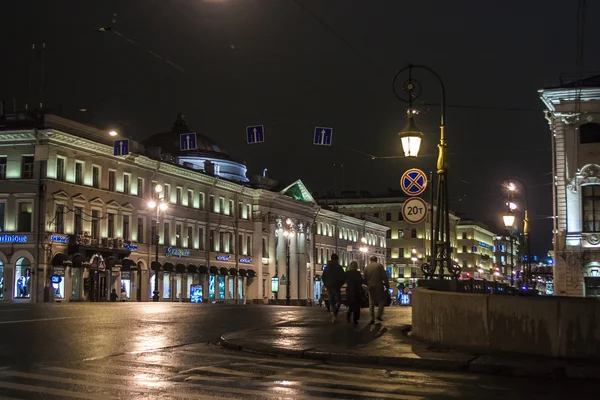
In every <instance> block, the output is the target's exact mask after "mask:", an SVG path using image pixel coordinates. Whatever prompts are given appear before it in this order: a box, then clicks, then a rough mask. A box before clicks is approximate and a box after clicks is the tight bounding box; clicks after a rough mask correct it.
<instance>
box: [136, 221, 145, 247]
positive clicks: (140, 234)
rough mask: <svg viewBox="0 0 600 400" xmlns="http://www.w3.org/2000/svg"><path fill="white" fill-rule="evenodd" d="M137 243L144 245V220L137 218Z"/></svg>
mask: <svg viewBox="0 0 600 400" xmlns="http://www.w3.org/2000/svg"><path fill="white" fill-rule="evenodd" d="M137 241H138V243H144V218H142V217H138V223H137Z"/></svg>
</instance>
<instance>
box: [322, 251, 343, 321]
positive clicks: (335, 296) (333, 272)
mask: <svg viewBox="0 0 600 400" xmlns="http://www.w3.org/2000/svg"><path fill="white" fill-rule="evenodd" d="M345 280H346V272H344V268H342V266H341V265H340V263H339V262H338V255H337V254H335V253H334V254H332V255H331V260H329V261H327V265H326V266H325V271H323V284H324V285H325V287H326V288H327V296H329V311H330V313H331V322H335V321H336V320H337V315H338V312H339V311H340V305H341V301H342V294H341V289H342V286H344V282H345Z"/></svg>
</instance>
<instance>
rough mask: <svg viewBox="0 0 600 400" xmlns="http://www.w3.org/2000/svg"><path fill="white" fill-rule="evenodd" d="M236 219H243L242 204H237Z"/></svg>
mask: <svg viewBox="0 0 600 400" xmlns="http://www.w3.org/2000/svg"><path fill="white" fill-rule="evenodd" d="M237 212H238V218H244V205H243V204H242V202H239V203H238V210H237Z"/></svg>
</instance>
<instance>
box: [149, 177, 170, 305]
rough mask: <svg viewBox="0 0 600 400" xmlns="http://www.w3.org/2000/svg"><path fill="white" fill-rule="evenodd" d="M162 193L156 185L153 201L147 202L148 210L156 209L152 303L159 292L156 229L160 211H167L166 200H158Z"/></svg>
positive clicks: (158, 297)
mask: <svg viewBox="0 0 600 400" xmlns="http://www.w3.org/2000/svg"><path fill="white" fill-rule="evenodd" d="M162 191H163V187H162V185H156V186H155V187H154V197H155V199H154V200H150V201H148V208H149V209H156V235H155V236H154V240H155V241H156V253H155V264H154V292H153V296H152V301H154V302H156V301H159V300H160V296H159V294H160V292H159V290H158V271H159V270H160V267H159V265H160V264H159V263H158V239H159V237H160V234H159V233H158V227H159V224H160V220H159V218H160V212H161V211H162V212H163V213H164V212H166V211H167V209H168V208H169V205H168V199H163V200H161V199H160V194H161V193H162ZM165 240H168V238H165Z"/></svg>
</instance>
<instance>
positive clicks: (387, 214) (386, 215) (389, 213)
mask: <svg viewBox="0 0 600 400" xmlns="http://www.w3.org/2000/svg"><path fill="white" fill-rule="evenodd" d="M385 220H386V221H388V222H389V221H391V220H392V213H391V212H388V213H385Z"/></svg>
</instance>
